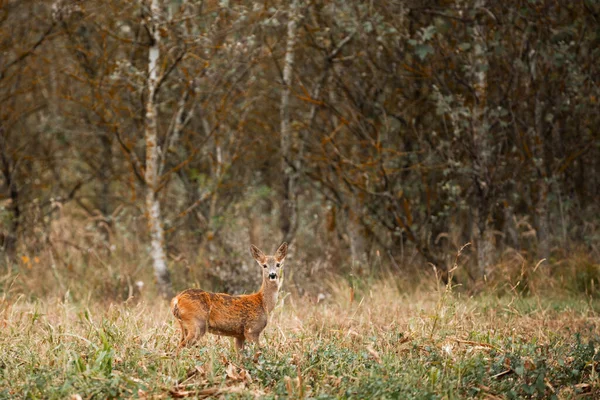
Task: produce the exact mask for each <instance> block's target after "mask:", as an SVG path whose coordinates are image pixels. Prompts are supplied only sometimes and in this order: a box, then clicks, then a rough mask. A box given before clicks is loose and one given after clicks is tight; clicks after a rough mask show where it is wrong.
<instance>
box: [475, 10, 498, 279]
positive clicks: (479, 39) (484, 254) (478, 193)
mask: <svg viewBox="0 0 600 400" xmlns="http://www.w3.org/2000/svg"><path fill="white" fill-rule="evenodd" d="M484 7H485V1H482V0H477V1H476V2H475V9H476V10H480V9H482V8H484ZM474 39H475V45H474V46H473V55H472V56H473V62H472V68H473V80H474V82H473V86H474V89H475V94H476V97H477V98H476V99H475V105H474V106H473V110H472V127H473V128H472V129H473V150H474V154H475V160H474V162H473V180H474V184H475V202H476V229H475V244H476V246H477V271H478V274H479V276H480V277H481V278H484V279H485V276H486V274H487V270H488V268H489V266H490V264H491V263H492V252H493V246H492V243H491V239H492V237H491V233H490V227H489V223H488V218H489V216H490V210H491V179H490V176H489V167H490V159H491V155H492V143H491V141H490V138H489V136H490V133H489V132H488V122H487V119H486V115H485V110H486V100H487V70H488V66H489V65H488V60H487V54H486V50H487V48H486V41H485V28H484V26H483V25H476V26H475V27H474Z"/></svg>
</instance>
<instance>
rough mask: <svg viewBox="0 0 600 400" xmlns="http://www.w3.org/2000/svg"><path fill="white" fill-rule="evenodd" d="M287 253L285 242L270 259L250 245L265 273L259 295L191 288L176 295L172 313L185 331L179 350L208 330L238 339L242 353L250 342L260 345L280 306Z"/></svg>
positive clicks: (183, 331)
mask: <svg viewBox="0 0 600 400" xmlns="http://www.w3.org/2000/svg"><path fill="white" fill-rule="evenodd" d="M287 250H288V245H287V243H285V242H284V243H282V244H281V246H279V248H278V249H277V251H276V252H275V255H272V256H267V255H265V254H264V253H263V252H262V251H261V250H260V249H259V248H258V247H256V246H254V245H253V244H251V245H250V253H251V254H252V257H253V258H254V260H256V262H257V263H258V265H260V267H261V270H262V285H261V287H260V289H259V290H258V292H256V293H252V294H246V295H238V296H232V295H229V294H226V293H212V292H206V291H204V290H201V289H187V290H184V291H183V292H181V293H179V294H178V295H177V296H175V297H174V298H173V300H172V301H171V311H172V312H173V315H174V316H175V319H176V320H177V322H179V326H180V328H181V340H180V341H179V348H180V349H181V348H182V347H186V346H188V345H191V344H193V343H195V342H196V341H197V340H198V339H200V338H202V337H203V336H204V335H205V334H206V332H207V331H208V332H209V333H212V334H215V335H219V336H230V337H234V338H235V347H236V351H237V352H238V353H239V352H241V351H242V350H243V349H244V343H245V342H246V341H249V342H252V343H255V344H256V345H257V346H258V345H259V343H258V339H259V336H260V334H261V332H262V331H263V330H264V329H265V327H266V326H267V321H268V319H269V314H270V313H271V311H273V309H274V308H275V304H276V303H277V296H278V293H279V288H280V286H281V279H282V275H281V273H282V268H283V262H284V260H285V257H286V255H287Z"/></svg>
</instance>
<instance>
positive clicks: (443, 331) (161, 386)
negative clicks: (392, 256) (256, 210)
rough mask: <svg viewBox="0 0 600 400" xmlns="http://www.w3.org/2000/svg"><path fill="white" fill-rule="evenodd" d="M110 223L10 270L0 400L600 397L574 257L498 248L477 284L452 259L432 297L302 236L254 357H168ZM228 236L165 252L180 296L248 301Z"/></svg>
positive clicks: (594, 324) (598, 322)
mask: <svg viewBox="0 0 600 400" xmlns="http://www.w3.org/2000/svg"><path fill="white" fill-rule="evenodd" d="M123 218H125V217H123ZM77 221H79V222H77ZM121 222H122V224H120V223H119V221H115V222H114V225H113V228H112V230H111V234H110V235H108V236H106V235H103V234H101V232H102V231H101V230H99V229H97V226H96V222H95V221H85V220H83V219H76V218H75V219H73V218H69V217H64V218H57V219H56V221H55V222H53V224H55V225H54V226H53V229H52V230H51V233H50V236H49V237H48V239H47V242H48V245H47V246H45V247H36V246H24V247H23V248H22V250H21V253H20V254H19V258H18V260H17V261H16V262H13V263H8V264H6V268H4V269H3V270H2V271H3V274H2V276H0V398H30V399H36V398H43V399H63V398H72V399H79V398H82V399H83V398H99V399H104V398H170V397H176V398H177V397H198V398H203V397H208V396H223V397H230V398H238V397H240V398H254V397H266V398H275V397H290V398H357V399H363V398H447V399H453V398H488V399H495V398H509V399H510V398H525V397H530V398H560V399H563V398H564V399H567V398H586V397H587V398H599V397H600V378H599V375H598V374H599V372H600V334H599V332H600V318H599V316H600V284H599V283H600V265H598V263H597V261H596V259H595V258H594V257H593V256H592V255H590V254H587V253H586V252H585V251H583V250H579V251H577V250H575V251H571V252H569V253H567V252H565V254H563V255H561V254H560V252H555V253H554V258H553V260H550V261H551V262H548V261H544V262H539V261H538V260H532V259H528V258H527V257H526V256H525V255H523V254H521V253H518V252H515V251H507V252H505V253H504V254H503V255H501V256H500V257H499V262H498V264H497V265H496V266H495V267H494V268H491V269H490V271H491V273H490V275H489V276H488V277H487V280H486V282H484V283H483V284H481V283H479V284H473V283H472V282H470V281H469V274H468V272H467V270H468V255H464V254H462V255H460V257H456V260H455V262H454V266H453V271H452V275H453V276H454V277H455V278H456V279H451V280H450V283H449V284H448V285H446V286H444V285H442V284H441V283H439V282H440V281H439V280H437V279H436V277H435V270H434V269H433V268H430V269H427V270H426V271H425V272H423V271H417V270H416V269H415V268H408V267H407V265H395V266H393V267H389V266H387V264H385V263H384V262H382V261H381V259H380V258H378V257H379V254H377V257H376V258H375V259H374V261H373V263H372V265H371V266H370V267H364V268H360V269H354V267H353V266H351V264H350V263H348V265H347V266H346V265H345V264H344V263H343V262H342V263H339V262H338V263H337V264H335V268H334V266H333V264H334V263H333V261H332V260H333V259H335V260H338V261H339V260H342V261H343V260H344V258H343V257H342V255H341V254H337V255H331V254H330V253H328V254H329V255H328V256H323V257H316V256H315V252H317V250H319V246H325V245H323V244H322V243H314V244H311V246H308V242H307V241H306V240H308V239H306V238H305V242H303V241H302V240H303V239H302V237H299V238H298V241H297V242H296V244H295V246H293V247H292V249H291V255H290V256H289V260H288V262H287V263H286V264H287V266H286V272H285V280H284V287H283V293H282V294H281V296H280V302H279V304H278V307H277V308H276V309H275V310H274V312H273V313H272V315H271V319H270V322H269V325H268V326H267V328H266V330H265V331H264V335H263V336H262V337H261V345H260V348H257V347H252V346H250V347H249V348H248V349H247V350H246V351H245V353H243V354H241V355H238V354H236V353H235V351H234V346H233V344H232V342H231V341H230V340H229V339H227V338H223V337H217V336H212V335H207V336H206V337H205V338H203V340H202V341H201V343H200V344H199V345H197V346H195V347H192V348H186V349H183V350H181V351H179V352H178V351H177V349H176V344H177V342H178V340H177V339H178V336H179V332H178V331H177V329H176V325H175V324H174V321H173V318H172V316H171V315H170V312H169V310H168V304H167V303H166V302H163V301H161V300H158V297H157V295H156V292H155V289H154V285H153V276H152V271H151V268H150V262H149V260H148V259H147V257H146V254H147V251H146V248H145V245H144V243H145V242H144V238H142V237H140V236H139V235H140V234H139V233H138V232H143V229H142V228H141V225H142V224H143V221H139V220H135V219H132V220H127V221H121ZM137 225H140V229H139V230H135V229H131V227H132V226H137ZM125 227H127V228H125ZM236 235H237V236H236ZM225 236H227V237H228V238H229V242H230V243H231V245H232V253H231V254H229V255H228V257H226V256H223V257H220V255H219V253H218V252H214V251H209V250H207V249H206V248H201V249H198V250H197V251H196V252H195V253H190V252H188V253H185V254H183V253H182V254H179V253H177V252H176V251H173V252H171V253H170V257H171V258H170V268H171V270H172V273H173V282H174V286H175V288H176V289H184V288H187V287H192V286H200V287H202V288H204V289H209V290H227V291H229V292H249V291H251V290H254V289H256V288H258V285H259V279H260V272H259V271H257V270H256V269H255V268H254V267H255V266H254V264H253V263H252V261H251V260H250V257H249V254H248V255H246V252H247V250H246V247H247V246H246V245H247V243H246V242H245V241H244V240H245V239H243V237H247V232H241V231H239V230H235V229H232V230H231V232H230V233H227V234H226V235H225ZM311 243H312V242H311ZM303 246H304V247H303ZM303 248H304V250H302V249H303ZM298 249H300V250H298ZM325 253H326V252H324V253H323V254H325ZM328 257H329V258H328ZM331 257H333V258H331Z"/></svg>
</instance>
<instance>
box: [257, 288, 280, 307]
mask: <svg viewBox="0 0 600 400" xmlns="http://www.w3.org/2000/svg"><path fill="white" fill-rule="evenodd" d="M259 293H262V297H263V305H264V307H265V310H267V313H268V314H270V313H271V311H273V309H274V308H275V305H276V304H277V295H278V293H279V285H278V284H277V282H271V281H268V280H263V283H262V286H261V287H260V291H259Z"/></svg>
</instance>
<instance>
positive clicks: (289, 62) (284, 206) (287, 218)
mask: <svg viewBox="0 0 600 400" xmlns="http://www.w3.org/2000/svg"><path fill="white" fill-rule="evenodd" d="M297 18H298V0H293V1H292V4H291V5H290V9H289V18H288V25H287V47H286V52H285V62H284V67H283V90H282V92H281V109H280V118H281V172H282V175H283V194H282V199H281V200H282V201H281V216H280V229H281V233H282V235H283V241H285V242H288V243H289V242H291V239H292V237H293V234H294V231H295V227H296V224H297V215H296V194H295V173H294V171H293V168H292V167H291V166H290V165H289V163H291V162H292V159H291V149H292V140H293V138H292V131H291V128H290V107H289V104H290V93H291V85H292V73H293V68H294V55H295V50H294V47H295V45H296V28H297Z"/></svg>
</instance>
